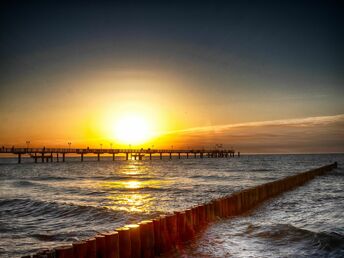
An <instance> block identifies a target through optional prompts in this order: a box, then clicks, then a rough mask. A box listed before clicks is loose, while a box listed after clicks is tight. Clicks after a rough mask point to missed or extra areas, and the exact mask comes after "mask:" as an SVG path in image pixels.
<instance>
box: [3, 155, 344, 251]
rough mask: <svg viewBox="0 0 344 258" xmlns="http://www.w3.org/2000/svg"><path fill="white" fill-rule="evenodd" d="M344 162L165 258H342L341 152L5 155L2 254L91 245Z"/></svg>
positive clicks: (343, 165) (218, 224) (212, 228)
mask: <svg viewBox="0 0 344 258" xmlns="http://www.w3.org/2000/svg"><path fill="white" fill-rule="evenodd" d="M335 161H337V162H338V165H339V166H338V168H337V169H334V170H332V171H331V172H330V173H328V174H326V175H324V176H321V177H317V178H315V179H313V180H312V181H310V182H308V183H306V184H305V185H303V186H301V187H298V188H296V189H295V190H292V191H289V192H286V193H283V194H281V195H279V196H278V197H276V198H273V199H270V200H268V201H266V202H265V203H263V204H262V205H260V206H258V207H257V208H255V209H253V210H250V211H249V212H247V213H245V214H243V215H241V216H236V217H232V218H228V219H218V220H217V221H215V222H213V223H211V224H210V225H208V226H207V227H206V228H204V229H203V230H202V231H201V232H199V233H198V235H197V236H196V237H195V238H194V239H193V240H192V241H190V242H189V243H187V244H186V245H185V246H184V247H183V248H181V249H179V250H177V251H174V252H171V253H170V254H168V255H165V256H164V257H221V258H222V257H344V154H309V155H308V154H307V155H306V154H297V155H291V154H290V155H242V156H241V157H231V158H203V159H201V158H199V157H197V158H196V159H195V158H193V157H192V158H189V159H186V157H182V158H181V159H178V157H173V158H172V159H171V160H170V159H169V157H164V158H163V159H162V160H160V159H159V158H158V157H154V158H153V159H152V160H149V159H143V160H128V161H126V160H124V159H118V160H115V161H114V162H113V161H112V157H103V158H102V159H101V161H100V162H98V161H97V160H96V158H95V157H87V158H85V159H84V162H80V158H78V157H70V158H67V160H66V162H64V163H63V162H61V160H60V162H58V163H57V162H56V161H54V162H53V163H50V162H49V163H37V164H35V163H33V161H32V160H31V159H29V158H23V160H22V163H21V164H17V160H16V158H1V159H0V257H21V256H23V255H26V254H33V253H35V252H37V251H39V250H41V249H45V248H53V247H56V246H60V245H65V244H68V243H72V242H73V241H77V240H82V239H87V238H89V237H91V236H94V235H95V234H96V233H97V232H105V231H108V230H113V229H115V228H117V227H120V226H123V225H125V224H128V223H137V222H139V221H141V220H143V219H150V218H154V217H156V216H158V215H160V214H166V213H171V212H173V211H178V210H184V209H187V208H190V207H192V206H194V205H197V204H201V203H204V202H207V201H209V200H212V199H215V198H219V197H221V196H224V195H228V194H230V193H232V192H235V191H238V190H241V189H245V188H248V187H251V186H255V185H259V184H262V183H265V182H269V181H273V180H276V179H278V178H283V177H286V176H289V175H292V174H296V173H300V172H303V171H307V170H309V169H312V168H316V167H319V166H323V165H327V164H330V163H332V162H335Z"/></svg>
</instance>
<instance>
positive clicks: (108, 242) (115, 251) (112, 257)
mask: <svg viewBox="0 0 344 258" xmlns="http://www.w3.org/2000/svg"><path fill="white" fill-rule="evenodd" d="M103 235H104V236H105V247H106V249H105V253H106V257H107V258H119V242H118V232H117V231H111V232H106V233H103Z"/></svg>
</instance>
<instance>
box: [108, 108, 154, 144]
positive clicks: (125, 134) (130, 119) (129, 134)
mask: <svg viewBox="0 0 344 258" xmlns="http://www.w3.org/2000/svg"><path fill="white" fill-rule="evenodd" d="M113 130H114V132H113V134H114V136H115V138H116V139H117V140H118V141H119V142H121V143H123V144H142V143H144V142H146V141H147V140H149V139H150V138H151V128H150V124H149V122H148V121H147V120H146V119H145V118H144V117H142V116H140V115H138V114H127V115H125V116H123V117H120V118H119V119H118V120H117V121H116V122H115V124H114V128H113Z"/></svg>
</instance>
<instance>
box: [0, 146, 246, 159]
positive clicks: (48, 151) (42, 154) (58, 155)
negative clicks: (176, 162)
mask: <svg viewBox="0 0 344 258" xmlns="http://www.w3.org/2000/svg"><path fill="white" fill-rule="evenodd" d="M0 153H7V154H14V155H17V156H18V163H21V159H22V156H24V155H26V156H29V157H31V158H32V159H33V160H34V162H35V163H37V162H38V161H41V162H42V163H43V162H53V161H54V157H55V161H56V162H59V161H60V159H61V161H62V162H65V159H66V155H67V154H76V155H80V160H81V161H83V160H84V156H85V155H87V154H95V155H97V160H98V161H100V157H101V155H104V154H108V155H112V160H113V161H115V157H116V155H123V156H125V159H126V160H129V159H135V160H137V159H138V160H142V159H143V157H145V156H147V157H149V159H150V160H151V159H152V156H154V155H155V156H159V157H160V159H162V158H163V156H168V157H169V159H172V156H177V157H178V159H180V158H181V157H182V156H183V157H186V158H187V159H188V158H189V156H190V155H191V156H193V157H194V158H197V157H199V158H201V159H202V158H204V157H205V156H206V157H208V158H229V157H234V154H235V151H234V150H233V149H228V150H227V149H221V150H219V149H213V150H206V149H199V150H196V149H195V150H176V149H102V148H100V149H90V148H84V149H74V148H73V149H71V148H45V147H43V148H14V147H12V148H2V149H0ZM238 154H239V153H238ZM239 155H240V154H239ZM239 155H238V156H239Z"/></svg>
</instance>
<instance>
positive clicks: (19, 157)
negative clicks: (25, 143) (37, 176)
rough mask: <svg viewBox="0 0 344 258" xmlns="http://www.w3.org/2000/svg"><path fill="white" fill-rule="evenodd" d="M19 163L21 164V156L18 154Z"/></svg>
mask: <svg viewBox="0 0 344 258" xmlns="http://www.w3.org/2000/svg"><path fill="white" fill-rule="evenodd" d="M18 163H21V154H20V153H19V154H18Z"/></svg>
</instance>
